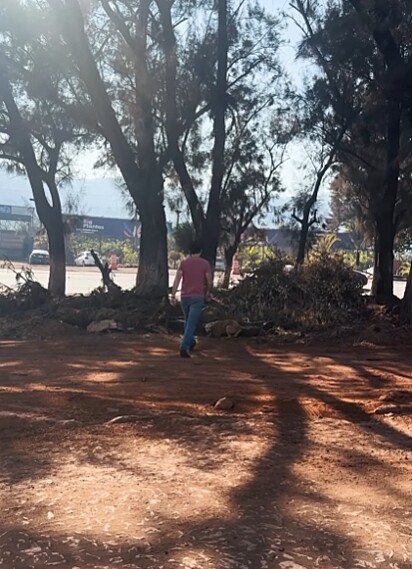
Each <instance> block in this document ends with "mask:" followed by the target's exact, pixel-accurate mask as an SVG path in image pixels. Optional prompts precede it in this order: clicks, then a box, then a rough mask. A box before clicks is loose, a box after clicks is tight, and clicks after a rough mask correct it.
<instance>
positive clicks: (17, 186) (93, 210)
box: [0, 0, 304, 224]
mask: <svg viewBox="0 0 412 569" xmlns="http://www.w3.org/2000/svg"><path fill="white" fill-rule="evenodd" d="M262 3H263V5H264V6H265V7H266V8H267V9H268V10H269V11H270V12H274V11H276V10H284V11H286V12H290V7H289V0H262ZM285 37H286V40H287V42H289V45H284V46H283V47H282V49H281V59H282V63H283V66H284V68H285V69H286V70H287V72H288V73H289V75H290V76H291V77H292V79H293V81H295V82H297V83H300V82H301V78H302V76H303V74H304V68H303V66H302V64H301V63H300V62H299V61H296V60H295V52H294V46H295V45H296V42H297V41H298V40H299V33H298V30H297V28H296V26H294V25H293V24H292V23H291V24H290V25H288V28H287V33H286V34H285ZM96 158H97V156H96V154H95V153H94V152H93V151H90V152H87V151H86V152H82V154H81V155H80V156H79V158H78V160H77V161H76V163H75V170H76V171H77V172H78V173H79V177H78V178H77V179H75V180H74V181H73V183H72V187H71V188H63V189H62V203H63V205H64V203H65V201H66V196H67V193H68V192H70V193H71V194H72V195H73V194H74V195H76V196H78V200H79V207H80V210H81V213H82V214H83V215H95V216H103V217H125V216H128V214H127V212H126V209H125V206H124V200H123V198H122V196H121V194H120V191H119V189H118V188H117V186H116V182H115V176H116V175H118V174H117V173H113V172H107V173H105V172H103V171H102V170H97V171H96V170H94V169H93V163H94V161H95V159H96ZM302 159H303V155H302V149H301V148H300V147H299V146H294V145H292V146H291V147H290V148H289V152H288V159H287V160H286V162H285V164H284V166H283V169H282V181H283V184H284V186H285V188H286V193H285V195H284V196H283V198H282V201H285V200H286V199H287V198H288V197H289V196H291V195H292V194H293V193H294V192H295V191H296V190H297V189H298V188H299V186H300V185H301V184H302V183H303V180H302V173H301V171H300V170H299V167H298V166H299V163H300V162H302ZM0 192H1V196H0V204H4V205H26V206H27V205H30V198H31V189H30V186H29V183H28V181H27V179H26V178H25V177H23V176H13V175H9V174H6V173H5V172H2V171H1V170H0ZM171 215H172V214H170V212H169V217H170V216H171ZM267 223H268V224H271V220H270V219H268V220H267Z"/></svg>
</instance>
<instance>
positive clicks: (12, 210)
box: [0, 204, 34, 222]
mask: <svg viewBox="0 0 412 569" xmlns="http://www.w3.org/2000/svg"><path fill="white" fill-rule="evenodd" d="M33 212H34V208H33V207H24V206H20V205H4V204H0V219H5V220H8V221H28V222H31V221H32V220H33Z"/></svg>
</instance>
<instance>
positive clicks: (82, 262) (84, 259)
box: [74, 251, 95, 267]
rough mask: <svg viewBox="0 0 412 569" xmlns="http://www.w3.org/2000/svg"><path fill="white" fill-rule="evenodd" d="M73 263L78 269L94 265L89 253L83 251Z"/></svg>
mask: <svg viewBox="0 0 412 569" xmlns="http://www.w3.org/2000/svg"><path fill="white" fill-rule="evenodd" d="M74 262H75V264H76V265H78V266H79V267H91V266H94V265H95V262H94V259H93V257H92V254H91V253H90V251H83V253H80V255H79V256H78V257H76V258H75V260H74Z"/></svg>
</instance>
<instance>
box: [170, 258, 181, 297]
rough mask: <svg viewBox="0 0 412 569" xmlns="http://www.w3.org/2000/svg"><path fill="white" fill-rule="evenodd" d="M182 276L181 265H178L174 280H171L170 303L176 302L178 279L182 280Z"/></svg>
mask: <svg viewBox="0 0 412 569" xmlns="http://www.w3.org/2000/svg"><path fill="white" fill-rule="evenodd" d="M182 276H183V271H182V266H181V265H180V267H179V268H178V270H177V273H176V276H175V280H174V282H173V287H172V294H171V301H172V304H176V293H177V289H178V288H179V285H180V281H181V280H182Z"/></svg>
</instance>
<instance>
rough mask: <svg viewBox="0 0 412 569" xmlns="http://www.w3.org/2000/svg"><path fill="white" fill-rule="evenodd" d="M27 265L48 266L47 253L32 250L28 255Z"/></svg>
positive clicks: (48, 256) (40, 250)
mask: <svg viewBox="0 0 412 569" xmlns="http://www.w3.org/2000/svg"><path fill="white" fill-rule="evenodd" d="M29 263H30V264H31V265H48V264H49V263H50V255H49V252H48V251H45V250H43V249H33V251H32V252H31V253H30V255H29Z"/></svg>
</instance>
